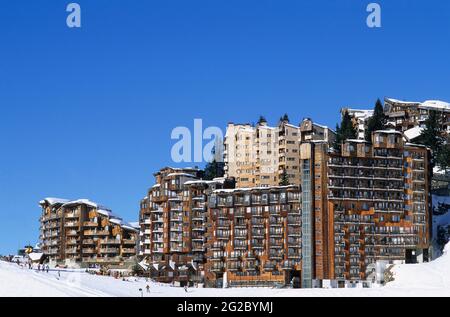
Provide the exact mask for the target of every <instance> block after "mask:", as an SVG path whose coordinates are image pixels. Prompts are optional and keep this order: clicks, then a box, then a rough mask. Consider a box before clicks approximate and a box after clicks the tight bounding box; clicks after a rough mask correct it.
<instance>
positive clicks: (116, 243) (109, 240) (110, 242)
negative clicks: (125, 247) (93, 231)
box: [100, 239, 120, 245]
mask: <svg viewBox="0 0 450 317" xmlns="http://www.w3.org/2000/svg"><path fill="white" fill-rule="evenodd" d="M100 243H101V244H112V245H119V244H120V240H117V239H103V240H101V241H100Z"/></svg>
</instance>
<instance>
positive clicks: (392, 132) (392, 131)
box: [374, 130, 402, 135]
mask: <svg viewBox="0 0 450 317" xmlns="http://www.w3.org/2000/svg"><path fill="white" fill-rule="evenodd" d="M374 132H375V133H391V134H400V135H401V134H402V133H401V132H400V131H397V130H377V131H374Z"/></svg>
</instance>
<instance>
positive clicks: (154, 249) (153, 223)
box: [139, 167, 225, 285]
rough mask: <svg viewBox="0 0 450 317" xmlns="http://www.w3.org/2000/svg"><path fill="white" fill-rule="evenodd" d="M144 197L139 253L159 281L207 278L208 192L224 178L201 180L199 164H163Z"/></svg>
mask: <svg viewBox="0 0 450 317" xmlns="http://www.w3.org/2000/svg"><path fill="white" fill-rule="evenodd" d="M154 176H155V180H156V184H155V185H154V186H153V187H152V188H150V189H149V191H148V195H147V196H146V197H145V198H144V199H143V200H142V201H141V210H140V218H139V219H140V226H141V237H140V256H141V257H142V258H143V259H144V262H145V263H146V264H147V265H148V266H149V271H150V276H151V277H152V278H154V279H155V280H158V281H160V282H179V283H181V284H183V285H184V284H187V283H188V282H191V283H193V282H198V283H200V282H202V281H203V280H204V262H205V242H206V237H205V230H206V223H205V221H206V213H207V197H208V193H209V192H211V191H212V190H215V189H217V188H222V186H223V184H224V182H225V181H224V180H222V179H219V180H213V181H204V180H200V177H201V171H200V170H198V169H196V168H182V169H178V168H170V167H167V168H163V169H161V170H160V171H158V172H157V173H155V174H154Z"/></svg>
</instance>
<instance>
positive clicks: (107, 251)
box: [100, 248, 120, 254]
mask: <svg viewBox="0 0 450 317" xmlns="http://www.w3.org/2000/svg"><path fill="white" fill-rule="evenodd" d="M119 252H120V250H119V248H101V249H100V253H104V254H117V253H119Z"/></svg>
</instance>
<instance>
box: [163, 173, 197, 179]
mask: <svg viewBox="0 0 450 317" xmlns="http://www.w3.org/2000/svg"><path fill="white" fill-rule="evenodd" d="M174 176H184V177H190V178H197V177H195V176H194V175H192V174H188V173H170V174H169V175H167V177H174Z"/></svg>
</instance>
